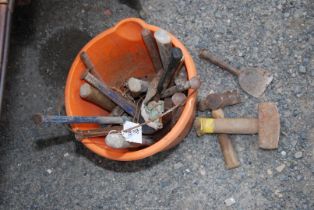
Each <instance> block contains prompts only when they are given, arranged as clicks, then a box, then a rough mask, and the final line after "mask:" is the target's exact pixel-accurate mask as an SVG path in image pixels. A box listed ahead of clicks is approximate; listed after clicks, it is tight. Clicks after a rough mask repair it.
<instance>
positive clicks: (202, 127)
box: [194, 117, 258, 136]
mask: <svg viewBox="0 0 314 210" xmlns="http://www.w3.org/2000/svg"><path fill="white" fill-rule="evenodd" d="M194 126H195V129H196V133H197V135H198V136H201V135H204V134H206V133H226V134H255V133H257V132H258V119H254V118H252V119H250V118H237V119H233V118H224V119H213V118H203V117H198V118H196V119H195V122H194Z"/></svg>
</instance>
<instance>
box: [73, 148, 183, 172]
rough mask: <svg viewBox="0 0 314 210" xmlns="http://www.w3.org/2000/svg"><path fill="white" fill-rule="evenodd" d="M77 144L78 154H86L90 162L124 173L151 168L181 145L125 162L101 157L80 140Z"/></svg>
mask: <svg viewBox="0 0 314 210" xmlns="http://www.w3.org/2000/svg"><path fill="white" fill-rule="evenodd" d="M75 145H76V153H77V154H78V155H81V156H84V157H85V158H87V159H88V160H89V161H90V162H92V163H94V164H95V165H97V166H98V167H101V168H103V169H106V170H111V171H115V172H122V173H123V172H137V171H142V170H145V169H148V168H151V167H153V166H154V165H157V164H159V163H162V162H163V161H164V160H165V159H166V158H167V157H168V156H170V155H171V154H172V153H173V152H175V151H176V150H177V149H178V147H179V145H177V146H175V147H174V148H172V149H169V150H167V151H164V152H160V153H158V154H156V155H153V156H151V157H148V158H145V159H142V160H137V161H129V162H123V161H114V160H109V159H105V158H103V157H100V156H98V155H97V154H95V153H93V152H91V151H90V150H88V149H87V148H86V147H85V146H84V145H83V144H82V143H80V142H75Z"/></svg>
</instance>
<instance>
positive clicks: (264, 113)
mask: <svg viewBox="0 0 314 210" xmlns="http://www.w3.org/2000/svg"><path fill="white" fill-rule="evenodd" d="M258 112H259V113H258V138H259V139H258V144H259V147H260V148H262V149H277V148H278V142H279V136H280V117H279V112H278V109H277V106H276V104H274V103H269V102H267V103H260V104H259V106H258Z"/></svg>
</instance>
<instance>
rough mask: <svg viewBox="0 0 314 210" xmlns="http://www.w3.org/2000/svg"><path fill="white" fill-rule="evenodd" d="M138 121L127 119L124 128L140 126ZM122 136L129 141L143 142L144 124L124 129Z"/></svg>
mask: <svg viewBox="0 0 314 210" xmlns="http://www.w3.org/2000/svg"><path fill="white" fill-rule="evenodd" d="M138 125H139V124H138V123H134V122H130V121H125V123H124V124H123V130H126V129H129V128H132V127H134V126H138ZM122 136H123V137H124V138H125V140H126V141H128V142H134V143H140V144H141V143H142V126H139V127H136V128H134V129H132V130H129V131H126V132H125V131H122Z"/></svg>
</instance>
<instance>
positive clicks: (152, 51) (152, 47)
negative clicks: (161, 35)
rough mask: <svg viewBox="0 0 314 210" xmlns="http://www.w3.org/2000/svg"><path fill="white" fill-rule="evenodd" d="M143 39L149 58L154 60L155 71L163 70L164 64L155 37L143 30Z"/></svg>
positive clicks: (148, 31)
mask: <svg viewBox="0 0 314 210" xmlns="http://www.w3.org/2000/svg"><path fill="white" fill-rule="evenodd" d="M142 37H143V40H144V43H145V46H146V49H147V51H148V54H149V57H150V59H151V60H152V63H153V65H154V68H155V71H156V72H157V71H159V70H161V69H162V63H161V61H160V57H159V53H158V48H157V45H156V41H155V39H154V37H153V34H152V32H151V31H150V30H148V29H143V30H142Z"/></svg>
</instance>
